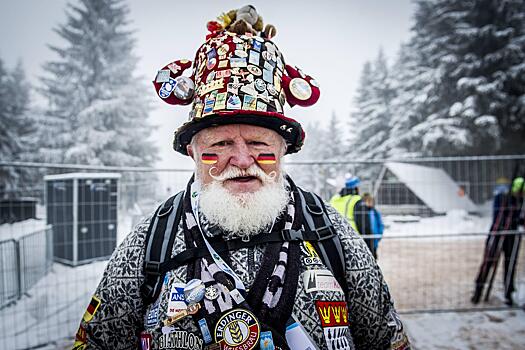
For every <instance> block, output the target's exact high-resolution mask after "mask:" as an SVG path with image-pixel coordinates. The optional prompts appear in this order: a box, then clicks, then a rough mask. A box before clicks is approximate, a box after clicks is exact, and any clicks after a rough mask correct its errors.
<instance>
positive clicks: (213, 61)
mask: <svg viewBox="0 0 525 350" xmlns="http://www.w3.org/2000/svg"><path fill="white" fill-rule="evenodd" d="M216 64H217V59H216V58H215V57H212V58H210V59H208V62H206V68H208V70H212V69H213V67H215V65H216Z"/></svg>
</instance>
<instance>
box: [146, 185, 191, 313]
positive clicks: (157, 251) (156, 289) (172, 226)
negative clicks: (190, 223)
mask: <svg viewBox="0 0 525 350" xmlns="http://www.w3.org/2000/svg"><path fill="white" fill-rule="evenodd" d="M183 195H184V191H181V192H179V193H177V194H176V195H174V196H172V197H170V198H169V199H168V200H167V201H166V202H164V203H163V204H162V205H161V206H159V208H158V209H157V210H156V211H155V214H154V215H153V220H151V223H150V225H149V227H148V232H147V234H146V240H145V246H146V253H145V256H144V276H145V278H144V283H143V284H142V286H141V287H140V293H141V295H142V299H143V300H144V305H149V304H151V303H152V302H153V301H154V300H155V299H156V298H157V297H158V295H159V293H160V290H161V287H162V282H163V281H164V276H165V274H166V271H164V272H163V271H161V269H160V267H161V265H162V263H163V262H164V261H165V260H166V259H169V258H170V257H171V251H172V248H173V243H174V242H175V236H176V234H177V228H178V226H179V222H180V218H181V214H182V205H181V204H182V197H183Z"/></svg>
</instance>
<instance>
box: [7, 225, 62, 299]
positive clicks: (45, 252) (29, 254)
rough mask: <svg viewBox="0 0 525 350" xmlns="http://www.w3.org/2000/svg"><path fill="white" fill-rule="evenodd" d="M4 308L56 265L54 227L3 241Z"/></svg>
mask: <svg viewBox="0 0 525 350" xmlns="http://www.w3.org/2000/svg"><path fill="white" fill-rule="evenodd" d="M0 262H1V263H2V269H1V270H0V309H1V308H3V307H6V306H7V305H9V304H10V303H12V302H14V301H16V300H18V299H20V298H21V297H22V295H23V294H25V293H26V292H27V291H29V290H30V289H31V288H32V287H33V286H34V285H35V284H36V283H37V282H38V281H39V280H40V279H41V278H42V277H44V276H45V275H46V274H47V273H48V272H49V270H50V269H51V266H52V265H53V235H52V230H51V226H48V227H46V228H45V229H43V230H40V231H37V232H33V233H30V234H27V235H25V236H22V237H21V238H19V239H9V240H5V241H1V242H0Z"/></svg>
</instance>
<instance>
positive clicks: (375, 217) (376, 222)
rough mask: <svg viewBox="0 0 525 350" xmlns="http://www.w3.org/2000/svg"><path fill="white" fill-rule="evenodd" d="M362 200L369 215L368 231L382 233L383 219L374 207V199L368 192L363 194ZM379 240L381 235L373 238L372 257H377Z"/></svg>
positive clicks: (374, 233)
mask: <svg viewBox="0 0 525 350" xmlns="http://www.w3.org/2000/svg"><path fill="white" fill-rule="evenodd" d="M363 201H364V202H365V205H366V207H367V209H368V215H369V222H370V231H371V234H373V235H380V236H382V235H383V231H384V229H385V225H384V224H383V220H382V219H381V214H379V212H378V211H377V209H376V208H375V200H374V197H373V196H372V195H371V194H370V193H365V194H363ZM380 240H381V237H377V238H375V239H374V241H373V242H374V244H373V249H372V254H373V255H374V258H376V259H377V247H378V246H379V241H380Z"/></svg>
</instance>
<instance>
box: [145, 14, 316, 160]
mask: <svg viewBox="0 0 525 350" xmlns="http://www.w3.org/2000/svg"><path fill="white" fill-rule="evenodd" d="M262 26H263V24H262V18H261V17H260V16H259V15H258V14H257V12H256V11H255V8H254V7H253V6H250V5H248V6H245V7H243V8H241V9H239V10H232V11H230V12H228V13H226V14H223V15H221V16H220V17H219V21H212V22H208V30H209V31H210V33H209V34H208V36H207V37H206V42H205V43H204V44H202V45H201V46H200V48H199V49H198V50H197V53H196V55H195V59H194V61H193V62H191V61H189V60H176V61H173V62H171V63H169V64H167V65H166V66H165V67H164V68H162V69H161V70H159V71H158V73H157V76H156V78H155V80H154V82H153V84H154V86H155V90H156V91H157V95H158V96H159V97H160V98H161V99H162V100H163V101H164V102H166V103H169V104H172V105H189V104H191V111H190V114H189V120H188V121H187V122H185V123H184V124H183V125H182V126H181V127H179V128H178V129H177V131H176V132H175V139H174V141H173V148H174V149H175V150H176V151H177V152H180V153H182V154H184V155H187V152H186V146H187V145H188V144H189V143H190V142H191V139H192V137H193V136H194V135H195V134H196V133H198V132H199V131H201V130H203V129H205V128H208V127H211V126H219V125H227V124H250V125H256V126H261V127H265V128H269V129H272V130H274V131H276V132H277V133H279V134H280V135H281V136H282V137H283V138H284V139H285V140H286V143H287V146H288V147H287V151H286V153H287V154H289V153H295V152H298V151H299V150H300V149H301V147H302V145H303V142H304V137H305V135H304V131H303V129H302V127H301V124H299V122H297V121H296V120H294V119H292V118H290V117H287V116H285V113H284V109H285V105H286V104H288V105H289V106H291V107H293V106H295V105H299V106H310V105H312V104H314V103H315V102H317V100H318V99H319V94H320V92H319V86H318V84H317V83H316V81H315V80H314V79H313V78H312V77H310V76H309V75H306V74H304V73H303V72H302V71H301V70H300V69H298V68H297V67H295V68H294V67H292V66H290V65H287V64H286V63H285V61H284V57H283V55H282V53H281V51H279V49H278V48H277V46H276V45H275V44H274V43H273V42H272V41H271V40H270V39H271V38H272V37H273V36H274V35H275V32H276V31H275V27H273V26H271V25H267V26H266V28H265V29H264V30H263V29H262ZM188 68H192V70H191V76H187V75H183V73H184V72H185V71H186V70H188Z"/></svg>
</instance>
